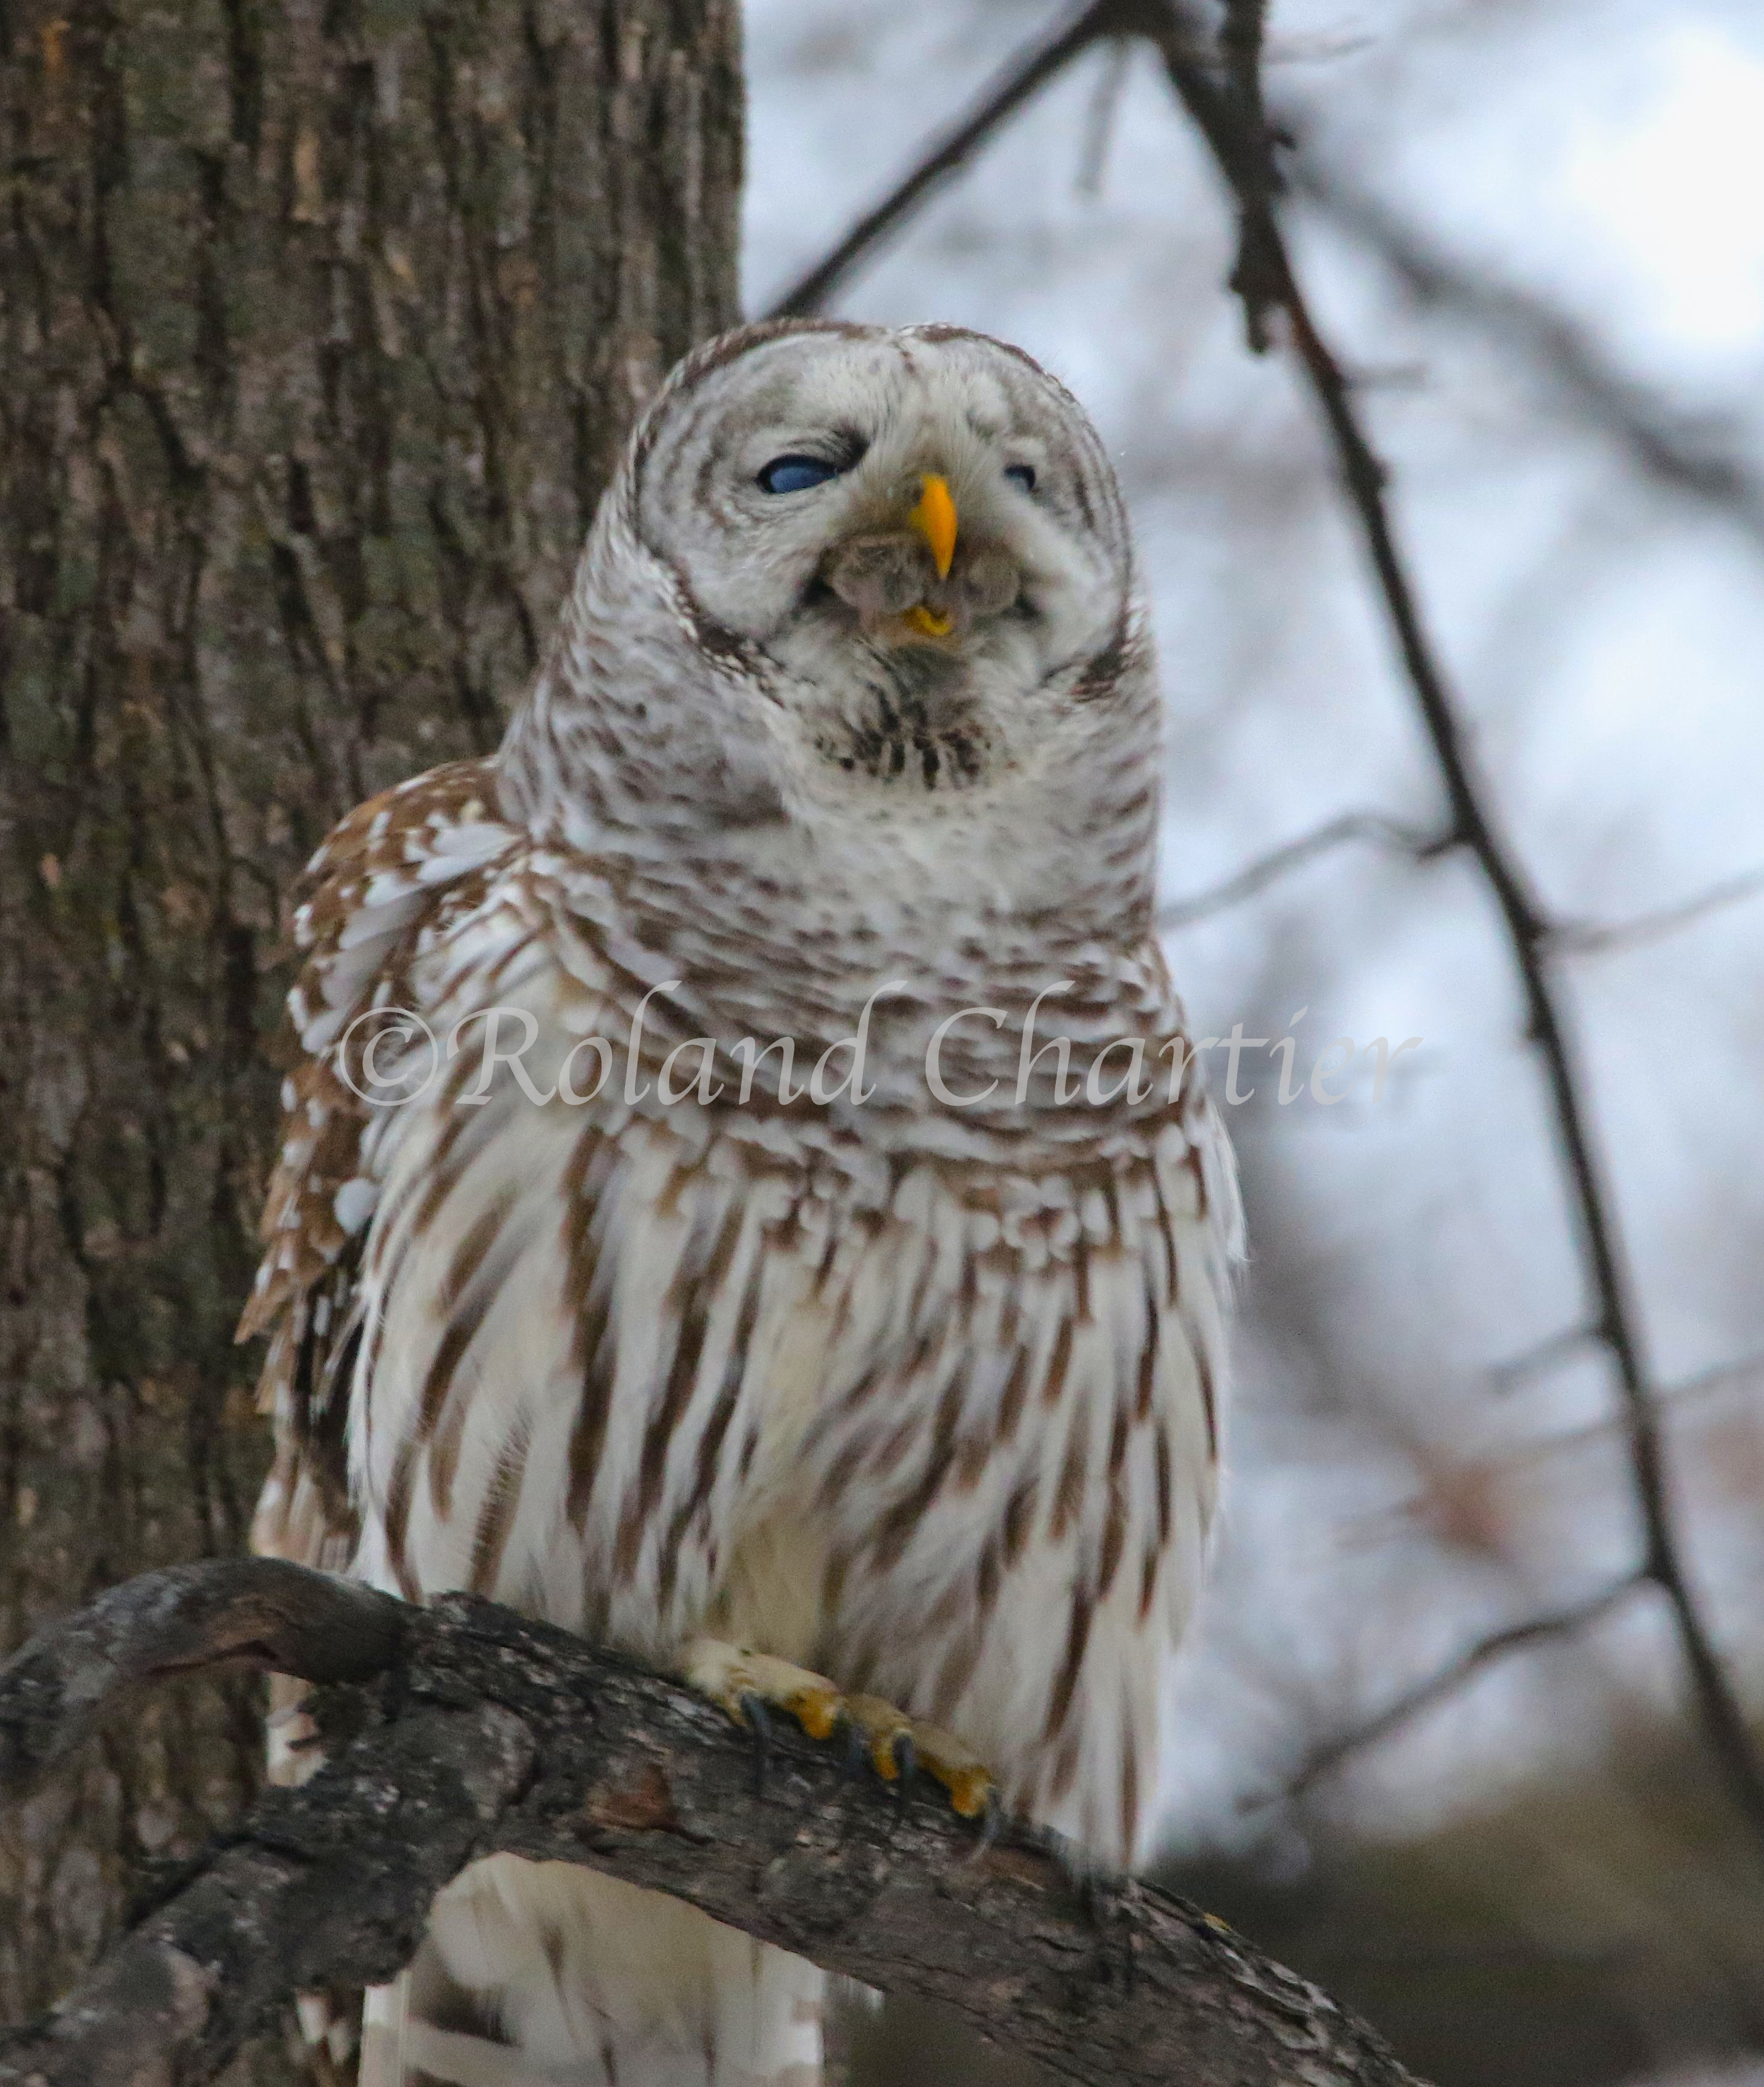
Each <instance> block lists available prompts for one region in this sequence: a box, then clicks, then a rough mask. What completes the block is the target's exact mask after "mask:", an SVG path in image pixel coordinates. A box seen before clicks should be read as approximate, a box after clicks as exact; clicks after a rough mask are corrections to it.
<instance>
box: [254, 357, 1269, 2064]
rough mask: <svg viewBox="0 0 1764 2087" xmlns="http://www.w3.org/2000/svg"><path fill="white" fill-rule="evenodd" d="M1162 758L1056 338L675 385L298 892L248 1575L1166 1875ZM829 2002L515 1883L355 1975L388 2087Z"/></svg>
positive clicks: (1209, 1236) (1219, 1231) (704, 1941)
mask: <svg viewBox="0 0 1764 2087" xmlns="http://www.w3.org/2000/svg"><path fill="white" fill-rule="evenodd" d="M1159 749H1160V701H1159V696H1158V691H1157V687H1156V683H1155V675H1154V672H1153V666H1152V661H1151V652H1150V650H1149V646H1148V641H1147V631H1146V626H1145V621H1144V617H1143V611H1142V608H1141V607H1140V604H1139V602H1138V598H1137V595H1136V592H1135V588H1134V575H1133V561H1132V556H1131V551H1130V543H1129V538H1128V532H1127V527H1126V522H1125V516H1124V514H1123V510H1122V505H1121V497H1120V494H1119V492H1118V490H1117V486H1116V484H1115V481H1114V478H1113V473H1112V472H1111V470H1110V468H1109V466H1108V461H1107V459H1106V458H1105V456H1104V452H1103V450H1102V448H1101V446H1100V443H1099V442H1098V440H1097V437H1096V434H1095V433H1094V431H1093V430H1092V429H1091V426H1090V425H1089V423H1088V422H1087V420H1086V419H1085V417H1084V416H1083V412H1081V411H1080V410H1079V408H1078V405H1077V404H1076V403H1075V402H1074V400H1073V399H1072V398H1071V397H1070V395H1068V394H1067V393H1066V391H1064V390H1063V389H1062V388H1061V386H1060V385H1058V384H1057V382H1054V381H1053V378H1050V377H1049V376H1048V375H1047V374H1046V373H1044V371H1043V370H1041V369H1040V368H1039V367H1038V366H1037V365H1036V364H1035V363H1034V362H1033V361H1031V359H1030V358H1029V357H1028V356H1027V355H1024V354H1023V353H1021V352H1019V351H1018V350H1016V349H1014V348H1008V347H1006V346H1004V345H1002V344H1000V343H998V342H996V341H993V340H989V339H986V338H985V337H983V336H980V335H975V334H972V333H968V332H965V331H959V330H957V329H955V328H953V327H948V326H917V327H912V328H908V329H907V330H905V331H899V332H892V331H882V330H881V329H878V328H873V327H866V326H852V325H846V324H841V323H834V322H818V321H817V322H789V323H782V324H768V325H762V326H753V327H750V328H747V329H745V330H744V331H740V332H737V333H735V334H732V335H728V336H726V337H725V338H724V339H720V340H718V341H715V342H713V343H711V344H710V345H709V346H708V347H707V348H703V349H702V350H700V351H699V352H697V353H696V354H694V355H693V356H690V358H689V359H688V360H687V361H686V362H685V363H684V364H683V365H681V367H680V369H678V370H677V371H676V372H675V373H674V374H673V377H672V378H670V380H669V381H668V384H667V385H666V386H665V388H664V390H663V391H662V392H661V393H660V395H658V397H657V398H656V400H655V402H654V403H653V405H652V406H651V409H650V410H649V412H647V415H646V416H645V417H644V419H643V422H642V424H641V425H640V426H639V429H638V430H637V433H636V434H635V436H634V438H633V440H632V442H631V444H630V450H629V453H628V455H626V459H625V461H624V463H623V465H622V467H621V470H620V472H619V473H618V475H617V478H616V480H614V482H613V484H612V486H611V487H610V489H609V491H608V493H607V494H606V497H605V498H604V501H603V502H602V505H601V507H600V512H599V514H598V516H597V518H596V522H595V524H594V527H593V529H592V532H591V534H590V536H589V538H588V540H587V546H586V548H585V550H584V552H583V557H582V560H581V563H580V565H579V570H578V572H577V574H576V576H575V578H574V583H573V586H572V588H571V591H570V595H569V598H568V600H567V601H566V604H565V605H564V608H563V610H562V614H561V617H560V619H559V621H558V624H557V629H556V631H555V633H554V634H553V638H552V641H551V643H550V646H549V651H548V652H547V653H546V655H545V659H544V663H543V665H542V667H541V668H540V671H539V672H538V674H537V675H536V679H535V682H534V685H533V686H532V689H531V691H530V692H529V694H527V698H526V700H525V701H524V702H523V706H521V708H520V710H519V714H518V715H516V716H515V719H514V722H513V723H512V724H511V726H510V729H509V731H508V734H507V736H506V740H504V742H503V744H502V748H501V749H500V751H499V752H498V753H497V754H496V755H495V756H494V757H493V758H489V759H487V760H483V761H476V762H456V763H454V764H452V765H451V766H446V767H443V768H440V769H438V770H434V772H433V773H432V774H429V775H424V776H421V777H419V778H417V779H416V780H414V781H412V782H409V783H404V784H403V785H401V786H400V787H397V788H395V789H393V790H391V791H389V792H387V793H386V794H385V795H383V796H380V797H378V798H375V799H374V800H373V801H372V802H371V803H369V804H365V805H363V806H362V807H361V809H359V810H358V811H357V812H355V813H353V814H352V816H351V817H348V818H347V819H346V820H344V822H343V824H342V825H341V826H339V827H338V828H337V830H335V833H334V834H332V835H331V838H330V839H328V840H327V842H326V843H325V844H324V846H323V847H322V848H321V849H320V851H319V852H318V856H316V858H315V859H314V862H313V864H312V865H311V868H310V877H309V883H308V888H307V890H306V894H305V898H304V903H302V904H301V907H300V908H299V911H298V914H297V931H298V934H299V937H300V940H301V944H302V945H303V947H304V950H305V967H304V970H303V971H302V973H301V977H300V979H299V981H298V984H297V988H296V989H295V991H294V992H293V996H292V1001H291V1005H292V1009H293V1018H294V1023H295V1026H296V1029H297V1033H298V1036H299V1039H300V1042H301V1046H302V1047H303V1050H304V1053H305V1055H304V1057H303V1059H302V1061H301V1064H300V1065H299V1068H298V1069H297V1071H296V1072H295V1073H294V1074H293V1077H292V1078H291V1080H290V1082H288V1089H287V1092H286V1095H285V1102H286V1121H285V1137H284V1146H283V1148H282V1152H281V1157H280V1166H279V1169H278V1172H277V1175H276V1177H275V1182H274V1184H273V1187H272V1190H271V1197H270V1201H269V1206H268V1209H267V1213H266V1216H265V1220H264V1235H265V1240H266V1245H267V1253H266V1257H265V1259H264V1262H263V1268H262V1270H261V1271H260V1274H259V1275H258V1287H257V1290H256V1292H255V1294H254V1298H253V1300H252V1303H251V1304H250V1309H249V1310H248V1312H247V1314H246V1322H245V1330H246V1331H247V1332H255V1331H258V1330H263V1329H268V1330H269V1331H270V1332H271V1345H270V1349H269V1353H268V1358H267V1364H266V1367H265V1376H264V1386H265V1395H266V1402H267V1404H268V1406H270V1407H271V1409H272V1410H273V1411H274V1414H275V1425H276V1430H277V1440H278V1450H277V1456H276V1460H275V1466H274V1469H273V1470H272V1472H271V1477H270V1479H269V1481H268V1483H267V1488H266V1491H265V1492H264V1495H263V1500H262V1503H261V1505H260V1508H259V1510H258V1518H257V1522H256V1526H255V1541H256V1543H257V1544H258V1547H259V1548H260V1549H262V1550H263V1551H269V1552H271V1553H273V1554H276V1555H280V1556H287V1557H293V1558H297V1559H301V1560H305V1561H307V1562H310V1563H317V1564H327V1565H331V1566H333V1567H337V1568H347V1569H348V1571H350V1572H352V1573H355V1574H357V1575H358V1576H359V1577H361V1578H363V1579H365V1580H366V1581H370V1582H372V1583H373V1584H374V1585H375V1586H380V1587H382V1588H386V1589H388V1590H392V1591H394V1592H395V1593H398V1594H402V1595H404V1596H405V1597H407V1598H408V1599H410V1600H412V1601H421V1600H422V1599H423V1598H425V1597H426V1596H429V1595H432V1594H435V1593H437V1592H439V1591H441V1590H447V1589H454V1588H471V1589H474V1590H477V1591H478V1592H479V1593H481V1594H485V1595H489V1596H492V1597H494V1598H497V1599H498V1600H501V1601H504V1602H507V1603H512V1604H514V1605H515V1607H518V1608H520V1609H522V1610H523V1611H527V1613H529V1614H532V1615H537V1616H541V1617H545V1618H547V1619H549V1620H551V1621H553V1622H555V1623H557V1624H563V1625H565V1626H566V1627H569V1628H573V1629H576V1630H579V1631H583V1632H589V1633H592V1635H593V1636H595V1637H596V1638H598V1639H601V1640H604V1641H607V1642H609V1643H611V1644H613V1645H618V1646H621V1647H624V1648H626V1649H627V1650H630V1651H631V1652H633V1653H634V1654H638V1655H640V1656H642V1657H643V1658H647V1659H648V1660H650V1661H651V1662H658V1663H661V1664H664V1665H668V1666H671V1667H674V1668H675V1669H677V1671H681V1672H683V1673H684V1674H686V1675H688V1676H689V1677H690V1678H691V1679H694V1680H695V1681H696V1682H697V1683H698V1684H700V1685H702V1686H703V1687H704V1688H707V1689H709V1690H710V1691H711V1692H713V1693H714V1694H715V1695H716V1696H719V1697H720V1699H721V1700H722V1701H724V1702H725V1703H726V1704H728V1705H729V1706H730V1708H731V1709H732V1710H733V1712H734V1713H735V1714H737V1715H739V1714H741V1705H742V1703H743V1702H744V1701H746V1700H750V1699H751V1698H752V1697H753V1696H758V1697H759V1698H760V1699H762V1700H764V1699H766V1698H768V1697H769V1698H771V1699H772V1700H774V1701H778V1702H780V1703H782V1704H784V1705H787V1706H788V1708H790V1709H794V1710H795V1711H796V1712H797V1714H799V1715H800V1716H801V1717H802V1718H803V1719H804V1722H806V1723H808V1724H809V1725H810V1726H811V1728H812V1729H814V1730H817V1731H824V1730H826V1728H827V1727H828V1726H830V1725H831V1723H832V1722H835V1720H836V1719H837V1718H839V1717H840V1716H841V1715H847V1716H849V1717H851V1718H855V1719H856V1721H857V1722H858V1723H859V1725H860V1726H861V1728H862V1730H863V1731H864V1732H865V1735H866V1736H867V1738H868V1739H869V1742H870V1743H871V1745H872V1747H873V1752H874V1756H875V1760H876V1762H877V1765H878V1769H880V1770H881V1771H882V1773H885V1774H886V1773H891V1771H894V1770H895V1769H899V1767H900V1766H901V1765H902V1764H903V1761H908V1760H910V1759H914V1758H916V1762H917V1765H918V1768H919V1769H921V1770H922V1769H929V1770H930V1771H931V1772H932V1773H934V1774H937V1775H939V1776H941V1777H942V1780H943V1781H944V1782H945V1783H946V1785H947V1786H948V1789H949V1793H950V1799H951V1800H952V1801H953V1802H955V1803H956V1804H957V1805H958V1807H959V1808H961V1809H963V1811H968V1812H972V1811H975V1810H976V1809H978V1808H979V1807H980V1806H981V1805H982V1804H984V1803H988V1802H989V1801H994V1800H996V1801H997V1802H999V1803H1002V1805H1003V1806H1004V1807H1006V1808H1007V1809H1009V1810H1010V1811H1013V1812H1017V1813H1019V1814H1023V1815H1025V1816H1027V1817H1029V1818H1031V1819H1033V1820H1039V1821H1041V1822H1044V1823H1045V1824H1046V1825H1050V1826H1052V1827H1054V1828H1057V1829H1061V1830H1062V1831H1063V1832H1064V1833H1066V1834H1068V1835H1069V1836H1070V1837H1072V1838H1073V1839H1074V1841H1075V1842H1078V1844H1080V1845H1081V1846H1082V1847H1083V1848H1084V1849H1085V1850H1088V1851H1089V1852H1090V1854H1091V1856H1093V1857H1094V1859H1096V1860H1097V1861H1099V1862H1100V1863H1108V1864H1128V1863H1132V1862H1133V1861H1134V1859H1135V1857H1136V1855H1137V1854H1138V1853H1139V1852H1140V1851H1141V1849H1142V1845H1143V1836H1144V1833H1145V1831H1146V1825H1147V1809H1148V1799H1149V1798H1150V1795H1151V1792H1152V1790H1153V1786H1154V1783H1155V1779H1156V1774H1157V1768H1158V1762H1159V1756H1160V1722H1159V1721H1160V1684H1161V1681H1162V1679H1163V1676H1164V1670H1165V1667H1166V1664H1167V1655H1168V1653H1169V1652H1170V1650H1171V1649H1172V1646H1173V1645H1174V1643H1175V1641H1176V1640H1177V1636H1178V1634H1179V1632H1181V1629H1182V1628H1183V1626H1184V1624H1185V1620H1186V1619H1187V1617H1188V1615H1189V1613H1190V1608H1191V1607H1192V1604H1193V1603H1194V1598H1195V1595H1196V1592H1197V1589H1198V1583H1199V1581H1200V1577H1201V1573H1202V1561H1203V1556H1204V1551H1205V1547H1206V1537H1207V1525H1208V1522H1209V1518H1210V1516H1211V1509H1212V1504H1213V1500H1214V1496H1215V1483H1216V1472H1217V1466H1218V1454H1219V1435H1218V1431H1219V1402H1220V1398H1221V1396H1222V1373H1223V1367H1224V1364H1223V1355H1222V1343H1223V1326H1222V1321H1223V1316H1224V1301H1225V1296H1226V1291H1227V1289H1228V1281H1229V1276H1230V1265H1231V1261H1232V1257H1233V1255H1234V1253H1235V1252H1236V1234H1237V1214H1236V1213H1237V1203H1236V1193H1235V1189H1234V1185H1233V1178H1232V1169H1231V1165H1230V1160H1229V1156H1228V1151H1227V1149H1226V1146H1225V1144H1224V1139H1223V1137H1222V1134H1221V1133H1220V1130H1219V1126H1218V1124H1217V1121H1216V1120H1215V1116H1214V1114H1213V1113H1212V1111H1211V1107H1210V1105H1209V1103H1207V1099H1206V1097H1205V1095H1204V1092H1203V1090H1202V1083H1201V1081H1200V1078H1199V1076H1198V1073H1197V1071H1196V1069H1195V1067H1194V1062H1193V1060H1192V1057H1191V1056H1190V1053H1189V1052H1188V1051H1187V1048H1186V1046H1185V1043H1184V1040H1183V1031H1182V1016H1181V1008H1180V1006H1179V1004H1178V1002H1177V1000H1176V998H1175V997H1174V994H1173V992H1172V987H1171V984H1170V980H1169V978H1168V975H1167V972H1166V970H1165V967H1164V961H1163V958H1162V957H1161V955H1160V951H1159V949H1158V946H1157V944H1156V942H1155V939H1154V937H1153V877H1154V851H1155V832H1156V826H1157V822H1158V804H1159V766H1160V751H1159ZM492 1011H494V1012H492ZM416 1018H420V1020H418V1019H416ZM492 1028H493V1029H494V1035H493V1038H492V1039H490V1040H488V1041H482V1042H481V1039H483V1038H484V1036H485V1032H487V1031H491V1030H492ZM364 1039H365V1041H364ZM450 1046H451V1055H450ZM854 1069H855V1070H856V1072H857V1073H859V1075H860V1077H859V1078H856V1080H852V1079H849V1078H845V1077H844V1074H846V1073H849V1072H851V1071H852V1070H854ZM370 1073H371V1077H369V1074H370ZM756 1075H757V1076H756ZM602 1076H604V1077H602ZM299 1724H300V1721H299V1718H298V1716H297V1714H295V1713H294V1712H293V1710H292V1709H291V1708H287V1707H284V1733H283V1737H284V1740H286V1741H297V1740H298V1739H299ZM908 1738H910V1739H912V1743H913V1749H914V1752H913V1756H905V1755H904V1754H903V1752H901V1750H900V1742H901V1741H902V1740H903V1739H908ZM283 1772H284V1773H290V1774H292V1773H298V1772H299V1770H298V1765H297V1762H296V1763H294V1764H293V1765H284V1770H283ZM820 2008H821V1978H820V1974H818V1972H816V1971H815V1970H813V1969H812V1968H811V1967H810V1966H809V1965H805V1964H804V1963H801V1961H797V1960H796V1959H794V1958H792V1957H788V1956H787V1955H785V1954H784V1953H781V1952H779V1951H777V1950H775V1949H771V1948H766V1947H762V1946H760V1945H758V1944H754V1943H752V1942H750V1940H748V1939H747V1938H746V1937H745V1936H742V1935H737V1934H735V1933H733V1932H732V1931H729V1930H728V1929H726V1928H724V1927H719V1926H718V1925H716V1924H715V1923H712V1922H711V1921H710V1920H709V1919H708V1918H706V1917H705V1916H703V1915H702V1914H698V1913H696V1912H694V1911H693V1910H690V1909H688V1908H686V1907H683V1906H679V1905H677V1904H675V1903H673V1902H672V1901H666V1900H663V1899H659V1898H656V1897H652V1896H650V1895H647V1894H643V1893H638V1892H636V1891H634V1889H631V1888H630V1887H629V1886H626V1885H624V1884H620V1883H618V1882H617V1881H616V1880H610V1879H608V1878H605V1877H602V1876H596V1875H594V1874H592V1873H591V1872H589V1871H583V1870H579V1869H575V1868H572V1867H567V1866H564V1865H544V1864H532V1863H525V1862H522V1861H519V1860H516V1859H514V1858H511V1857H495V1858H492V1859H489V1860H486V1861H485V1862H482V1863H478V1864H477V1865H476V1866H475V1867H473V1868H472V1869H470V1870H468V1871H467V1872H466V1873H465V1874H464V1875H463V1876H462V1877H461V1878H460V1879H459V1880H457V1881H456V1882H455V1884H453V1885H451V1887H450V1888H449V1889H447V1890H446V1891H445V1892H443V1893H442V1894H441V1896H440V1897H439V1898H438V1900H437V1901H436V1903H435V1906H434V1914H433V1918H432V1924H431V1927H430V1929H429V1934H428V1936H427V1939H426V1940H425V1943H424V1944H423V1947H422V1949H421V1953H420V1954H419V1956H418V1957H417V1959H416V1961H415V1963H414V1964H413V1965H412V1967H411V1969H410V1970H408V1972H407V1973H406V1974H404V1978H402V1979H401V1980H400V1981H399V1982H398V1984H397V1985H396V1986H395V1987H388V1988H385V1989H382V1990H381V1991H378V1992H376V1993H374V1994H372V1995H369V2001H368V2005H367V2009H366V2013H365V2028H364V2032H363V2046H362V2054H363V2076H364V2079H365V2081H367V2082H368V2083H369V2087H387V2083H391V2082H412V2081H431V2080H433V2081H459V2082H463V2081H508V2082H511V2083H512V2082H515V2081H537V2080H545V2081H557V2080H569V2081H574V2082H579V2083H583V2087H591V2083H592V2087H731V2083H735V2082H741V2083H744V2084H745V2087H758V2083H767V2087H809V2084H810V2083H813V2082H814V2081H818V2080H819V2078H820V2076H821V2057H820V2035H821V2032H820Z"/></svg>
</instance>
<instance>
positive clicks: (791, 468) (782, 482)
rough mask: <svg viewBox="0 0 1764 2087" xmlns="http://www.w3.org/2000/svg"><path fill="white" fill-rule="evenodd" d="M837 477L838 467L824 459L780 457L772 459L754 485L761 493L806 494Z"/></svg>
mask: <svg viewBox="0 0 1764 2087" xmlns="http://www.w3.org/2000/svg"><path fill="white" fill-rule="evenodd" d="M838 476H839V466H838V465H837V464H836V463H828V462H827V460H826V458H825V457H812V456H781V457H774V458H773V459H772V460H771V463H769V464H767V466H766V467H765V469H764V470H763V471H762V472H760V473H759V475H758V478H757V480H755V483H756V484H758V487H759V489H760V491H761V492H762V493H806V492H807V491H808V489H809V487H810V486H811V485H824V484H826V481H827V480H829V479H830V478H837V477H838Z"/></svg>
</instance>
